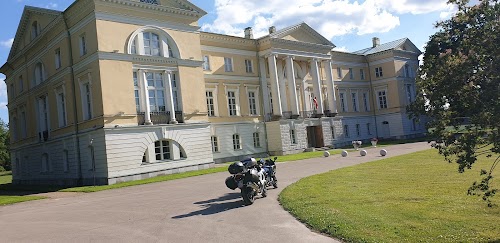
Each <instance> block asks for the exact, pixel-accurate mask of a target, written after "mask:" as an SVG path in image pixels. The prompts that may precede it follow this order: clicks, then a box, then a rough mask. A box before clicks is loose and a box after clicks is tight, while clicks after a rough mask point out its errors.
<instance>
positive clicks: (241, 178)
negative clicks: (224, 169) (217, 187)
mask: <svg viewBox="0 0 500 243" xmlns="http://www.w3.org/2000/svg"><path fill="white" fill-rule="evenodd" d="M228 171H229V173H230V174H231V176H229V177H228V178H226V186H227V187H228V188H229V189H231V190H235V189H236V188H239V189H240V190H241V197H242V198H243V202H244V203H245V205H251V204H253V202H254V201H255V197H256V196H257V195H258V194H260V195H262V197H267V189H266V184H267V182H266V174H265V172H264V169H262V168H261V167H260V166H259V165H258V163H257V161H256V160H255V159H254V158H250V159H246V160H242V161H238V162H234V163H232V164H231V165H230V166H229V167H228Z"/></svg>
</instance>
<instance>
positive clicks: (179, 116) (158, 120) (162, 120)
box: [137, 111, 184, 125]
mask: <svg viewBox="0 0 500 243" xmlns="http://www.w3.org/2000/svg"><path fill="white" fill-rule="evenodd" d="M149 114H150V117H151V123H153V124H154V125H159V124H169V123H170V120H171V115H170V111H151V112H150V113H149ZM145 117H146V113H145V112H137V123H138V124H139V125H144V123H145V122H146V119H145ZM175 119H176V120H177V122H178V123H184V113H182V111H175Z"/></svg>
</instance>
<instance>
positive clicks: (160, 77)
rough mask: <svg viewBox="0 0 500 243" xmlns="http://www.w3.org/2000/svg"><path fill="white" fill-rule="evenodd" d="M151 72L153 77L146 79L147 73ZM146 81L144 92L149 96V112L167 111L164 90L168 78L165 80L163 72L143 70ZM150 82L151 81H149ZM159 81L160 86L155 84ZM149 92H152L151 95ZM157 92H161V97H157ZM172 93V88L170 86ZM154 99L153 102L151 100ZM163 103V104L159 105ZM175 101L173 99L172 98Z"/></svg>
mask: <svg viewBox="0 0 500 243" xmlns="http://www.w3.org/2000/svg"><path fill="white" fill-rule="evenodd" d="M149 74H151V75H152V76H151V77H152V78H153V79H148V75H149ZM144 75H145V78H146V83H147V84H148V86H147V90H146V92H148V98H149V109H150V111H151V112H166V111H167V92H166V91H165V87H166V84H165V82H168V80H165V73H163V72H158V71H151V70H148V71H145V72H144ZM150 82H151V83H150ZM158 82H161V86H159V85H157V84H158ZM151 92H152V93H153V94H154V96H153V95H151ZM158 94H162V95H163V97H159V95H158ZM172 95H173V88H172ZM152 100H154V103H153V102H151V101H152ZM160 103H163V105H160ZM174 103H175V100H174Z"/></svg>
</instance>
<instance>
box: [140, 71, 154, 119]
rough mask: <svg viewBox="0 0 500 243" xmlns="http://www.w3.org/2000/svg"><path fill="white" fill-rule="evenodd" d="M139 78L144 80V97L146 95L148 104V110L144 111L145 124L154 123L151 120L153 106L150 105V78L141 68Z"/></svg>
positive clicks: (145, 99)
mask: <svg viewBox="0 0 500 243" xmlns="http://www.w3.org/2000/svg"><path fill="white" fill-rule="evenodd" d="M139 79H140V80H141V82H142V85H141V91H142V97H144V103H145V105H146V110H145V112H144V125H152V124H153V123H152V122H151V106H150V105H149V93H148V80H147V78H146V72H144V70H139Z"/></svg>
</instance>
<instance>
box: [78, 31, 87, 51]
mask: <svg viewBox="0 0 500 243" xmlns="http://www.w3.org/2000/svg"><path fill="white" fill-rule="evenodd" d="M78 43H79V46H80V56H84V55H86V54H87V52H88V50H87V35H86V34H85V33H83V34H81V35H80V36H79V37H78Z"/></svg>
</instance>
